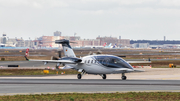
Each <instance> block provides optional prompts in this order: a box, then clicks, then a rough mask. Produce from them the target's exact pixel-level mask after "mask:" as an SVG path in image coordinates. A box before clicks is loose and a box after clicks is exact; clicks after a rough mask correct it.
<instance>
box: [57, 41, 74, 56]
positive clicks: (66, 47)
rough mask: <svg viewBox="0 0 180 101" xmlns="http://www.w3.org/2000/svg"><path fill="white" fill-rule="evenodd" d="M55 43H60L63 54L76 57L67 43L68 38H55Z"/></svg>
mask: <svg viewBox="0 0 180 101" xmlns="http://www.w3.org/2000/svg"><path fill="white" fill-rule="evenodd" d="M55 43H56V44H62V47H63V51H64V55H65V56H66V57H76V55H75V54H74V51H73V50H72V48H71V46H70V45H69V40H65V39H62V40H56V41H55Z"/></svg>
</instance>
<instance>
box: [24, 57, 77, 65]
mask: <svg viewBox="0 0 180 101" xmlns="http://www.w3.org/2000/svg"><path fill="white" fill-rule="evenodd" d="M25 58H26V60H27V61H39V62H46V63H65V64H76V63H77V62H75V61H71V60H36V59H28V58H27V57H26V56H25Z"/></svg>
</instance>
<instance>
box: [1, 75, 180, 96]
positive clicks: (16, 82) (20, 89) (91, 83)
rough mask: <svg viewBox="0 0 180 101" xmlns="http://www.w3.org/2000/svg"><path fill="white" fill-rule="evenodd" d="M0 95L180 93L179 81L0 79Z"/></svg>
mask: <svg viewBox="0 0 180 101" xmlns="http://www.w3.org/2000/svg"><path fill="white" fill-rule="evenodd" d="M0 89H1V90H0V95H17V94H23V95H24V94H42V93H43V94H47V93H50V94H54V93H74V92H76V93H112V92H151V91H152V92H154V91H155V92H157V91H159V92H162V91H168V92H180V80H126V81H123V80H118V79H108V80H102V79H81V80H78V79H0Z"/></svg>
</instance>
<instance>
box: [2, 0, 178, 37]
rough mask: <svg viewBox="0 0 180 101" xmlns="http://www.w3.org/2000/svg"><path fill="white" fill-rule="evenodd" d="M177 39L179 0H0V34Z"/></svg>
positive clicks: (12, 35) (9, 35) (14, 35)
mask: <svg viewBox="0 0 180 101" xmlns="http://www.w3.org/2000/svg"><path fill="white" fill-rule="evenodd" d="M55 31H61V32H62V35H63V36H73V35H74V33H77V34H76V36H81V38H82V39H95V38H96V37H98V36H99V35H100V36H101V37H103V36H112V37H118V36H121V38H122V39H134V40H143V39H145V40H163V38H164V36H166V39H167V40H180V0H0V36H2V34H3V33H5V34H7V36H8V37H10V38H14V37H18V38H20V37H23V38H24V39H28V38H29V37H30V38H31V39H34V38H37V37H40V36H43V35H44V36H52V35H53V32H55Z"/></svg>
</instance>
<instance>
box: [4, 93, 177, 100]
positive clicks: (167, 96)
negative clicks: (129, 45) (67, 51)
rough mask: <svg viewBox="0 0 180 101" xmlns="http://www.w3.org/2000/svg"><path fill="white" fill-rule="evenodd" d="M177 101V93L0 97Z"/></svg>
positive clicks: (8, 97) (20, 98) (10, 97)
mask: <svg viewBox="0 0 180 101" xmlns="http://www.w3.org/2000/svg"><path fill="white" fill-rule="evenodd" d="M154 100H155V101H157V100H158V101H164V100H165V101H178V100H180V93H178V92H128V93H92V94H86V93H65V94H61V93H60V94H41V95H38V94H36V95H14V96H0V101H154Z"/></svg>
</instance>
